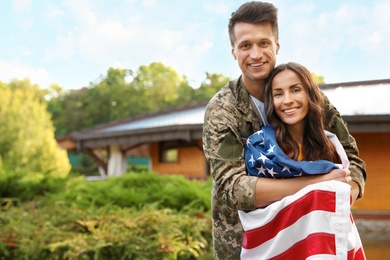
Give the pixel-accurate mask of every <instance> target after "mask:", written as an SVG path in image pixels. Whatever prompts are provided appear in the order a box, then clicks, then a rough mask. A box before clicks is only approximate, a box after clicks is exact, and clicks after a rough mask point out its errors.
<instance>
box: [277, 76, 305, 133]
mask: <svg viewBox="0 0 390 260" xmlns="http://www.w3.org/2000/svg"><path fill="white" fill-rule="evenodd" d="M272 101H273V104H274V108H275V111H276V114H277V115H278V116H279V117H280V119H281V120H282V121H283V122H284V123H285V124H287V125H288V128H289V129H296V127H298V128H300V129H301V130H303V128H304V126H305V120H304V119H305V117H306V115H307V113H308V112H309V97H308V94H307V91H306V88H305V87H304V86H303V84H302V82H301V80H300V79H299V77H298V76H297V74H295V72H294V71H292V70H289V69H286V70H283V71H281V72H279V73H278V74H277V75H276V76H275V77H274V78H273V80H272Z"/></svg>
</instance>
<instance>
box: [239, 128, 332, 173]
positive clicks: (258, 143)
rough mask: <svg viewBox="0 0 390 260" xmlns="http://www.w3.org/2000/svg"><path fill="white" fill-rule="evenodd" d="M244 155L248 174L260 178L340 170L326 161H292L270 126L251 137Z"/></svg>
mask: <svg viewBox="0 0 390 260" xmlns="http://www.w3.org/2000/svg"><path fill="white" fill-rule="evenodd" d="M244 155H245V164H246V169H247V172H248V174H249V175H252V176H258V177H271V178H286V177H294V176H301V175H313V174H324V173H329V172H330V171H331V170H332V169H336V168H339V167H338V166H336V164H334V163H332V162H330V161H326V160H317V161H295V160H292V159H291V158H289V157H288V156H287V155H286V154H285V153H284V152H283V151H282V149H281V148H280V147H279V146H278V144H277V143H276V139H275V132H274V130H273V128H271V127H270V126H264V127H263V128H262V129H261V130H260V131H257V132H256V133H254V134H252V135H251V136H249V138H248V139H247V142H246V147H245V151H244Z"/></svg>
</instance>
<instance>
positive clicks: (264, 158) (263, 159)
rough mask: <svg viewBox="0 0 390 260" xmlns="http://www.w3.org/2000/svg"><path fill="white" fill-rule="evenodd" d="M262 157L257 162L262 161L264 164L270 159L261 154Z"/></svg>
mask: <svg viewBox="0 0 390 260" xmlns="http://www.w3.org/2000/svg"><path fill="white" fill-rule="evenodd" d="M260 154H261V155H260V157H259V158H257V160H262V161H263V164H264V163H265V160H269V159H268V158H267V156H265V155H264V154H263V153H260Z"/></svg>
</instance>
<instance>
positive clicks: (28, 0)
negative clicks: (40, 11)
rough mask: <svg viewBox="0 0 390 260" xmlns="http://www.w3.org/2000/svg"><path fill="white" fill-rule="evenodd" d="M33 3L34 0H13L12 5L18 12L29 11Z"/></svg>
mask: <svg viewBox="0 0 390 260" xmlns="http://www.w3.org/2000/svg"><path fill="white" fill-rule="evenodd" d="M31 4H32V0H12V7H13V8H14V9H15V11H17V12H24V11H29V10H30V8H31Z"/></svg>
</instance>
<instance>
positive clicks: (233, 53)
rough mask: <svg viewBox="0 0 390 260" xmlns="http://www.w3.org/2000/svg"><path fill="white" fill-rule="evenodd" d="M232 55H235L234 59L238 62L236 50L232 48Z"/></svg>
mask: <svg viewBox="0 0 390 260" xmlns="http://www.w3.org/2000/svg"><path fill="white" fill-rule="evenodd" d="M232 55H233V58H234V59H235V60H237V56H236V53H235V52H234V48H232Z"/></svg>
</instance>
